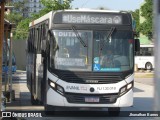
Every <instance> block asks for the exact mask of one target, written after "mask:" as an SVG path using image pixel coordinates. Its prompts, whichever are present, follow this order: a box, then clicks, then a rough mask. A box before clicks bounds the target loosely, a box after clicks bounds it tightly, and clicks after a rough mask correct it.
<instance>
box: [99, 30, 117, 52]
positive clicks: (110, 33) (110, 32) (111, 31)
mask: <svg viewBox="0 0 160 120" xmlns="http://www.w3.org/2000/svg"><path fill="white" fill-rule="evenodd" d="M115 29H116V28H115V27H112V28H111V30H110V31H109V34H108V35H107V39H109V37H110V36H111V35H112V33H113V32H114V31H115ZM104 42H105V41H103V44H102V47H101V49H100V50H101V51H102V50H103V47H104Z"/></svg>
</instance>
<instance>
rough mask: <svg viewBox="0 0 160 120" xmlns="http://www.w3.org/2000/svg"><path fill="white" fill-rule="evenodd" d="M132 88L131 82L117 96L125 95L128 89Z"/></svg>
mask: <svg viewBox="0 0 160 120" xmlns="http://www.w3.org/2000/svg"><path fill="white" fill-rule="evenodd" d="M132 88H133V81H132V82H131V83H129V84H127V85H125V86H124V87H122V88H121V89H120V91H119V96H122V95H124V94H125V93H127V92H128V91H129V90H130V89H132Z"/></svg>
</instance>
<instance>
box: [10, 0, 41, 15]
mask: <svg viewBox="0 0 160 120" xmlns="http://www.w3.org/2000/svg"><path fill="white" fill-rule="evenodd" d="M12 2H14V3H18V2H19V4H22V6H23V7H22V6H21V7H22V8H21V9H14V10H15V11H16V12H20V13H22V14H23V16H24V17H30V16H31V14H34V13H38V12H39V11H40V10H41V9H42V8H43V7H44V6H43V5H42V4H41V3H40V0H12Z"/></svg>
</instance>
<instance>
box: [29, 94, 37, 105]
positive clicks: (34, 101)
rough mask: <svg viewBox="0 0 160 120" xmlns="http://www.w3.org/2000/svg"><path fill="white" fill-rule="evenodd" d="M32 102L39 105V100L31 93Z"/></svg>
mask: <svg viewBox="0 0 160 120" xmlns="http://www.w3.org/2000/svg"><path fill="white" fill-rule="evenodd" d="M31 104H32V105H39V101H38V100H35V99H34V96H33V95H32V94H31Z"/></svg>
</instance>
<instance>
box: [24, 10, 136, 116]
mask: <svg viewBox="0 0 160 120" xmlns="http://www.w3.org/2000/svg"><path fill="white" fill-rule="evenodd" d="M27 43H28V44H27V48H28V50H27V51H28V52H27V58H28V60H27V62H28V63H27V86H28V88H29V90H30V92H31V102H32V104H36V103H42V104H43V105H44V106H45V110H46V111H50V110H52V111H54V110H56V109H58V108H63V107H64V108H94V107H97V108H108V112H109V113H113V112H112V111H114V113H115V114H117V115H118V114H119V112H120V107H129V106H132V105H133V83H134V75H133V72H134V50H135V49H136V50H138V48H139V47H138V45H139V40H135V39H134V32H133V25H132V17H131V14H130V13H127V12H120V11H104V10H64V11H54V12H53V11H52V12H50V13H48V14H46V15H44V16H43V17H41V18H39V19H37V20H35V21H33V22H31V23H30V25H29V37H28V42H27ZM108 51H110V52H108Z"/></svg>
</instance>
